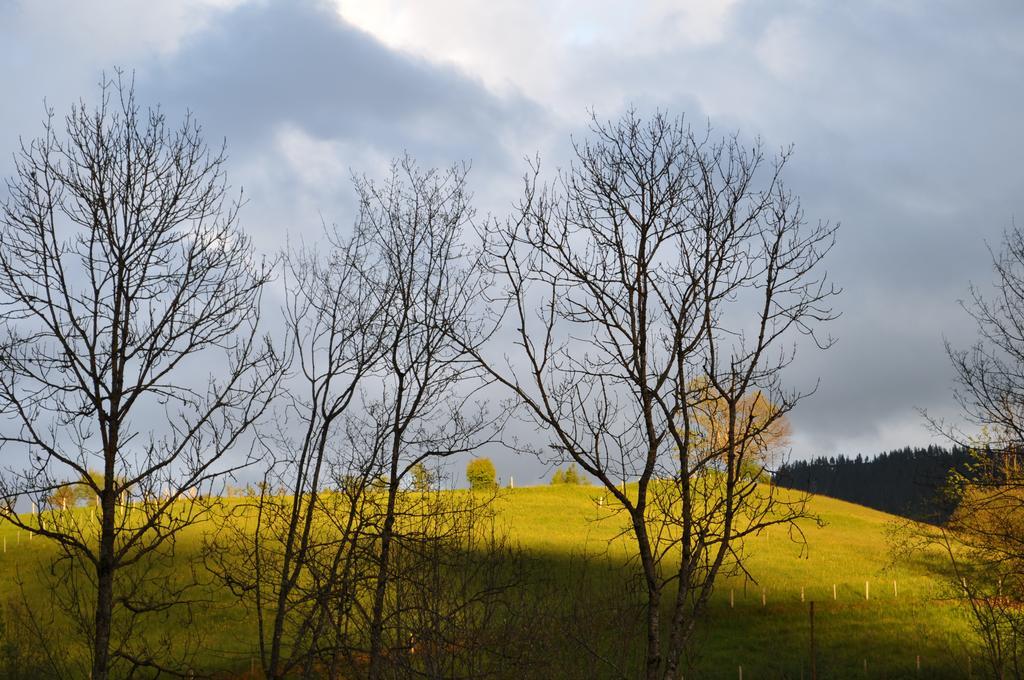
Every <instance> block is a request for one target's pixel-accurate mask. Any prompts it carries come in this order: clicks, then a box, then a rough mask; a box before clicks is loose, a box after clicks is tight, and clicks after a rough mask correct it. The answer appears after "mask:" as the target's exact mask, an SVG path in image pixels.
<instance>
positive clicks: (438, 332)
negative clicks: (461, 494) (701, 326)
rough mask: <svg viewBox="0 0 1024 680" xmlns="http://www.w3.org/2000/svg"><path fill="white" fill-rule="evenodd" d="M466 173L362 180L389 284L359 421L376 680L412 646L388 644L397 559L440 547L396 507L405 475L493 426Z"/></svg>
mask: <svg viewBox="0 0 1024 680" xmlns="http://www.w3.org/2000/svg"><path fill="white" fill-rule="evenodd" d="M466 172H467V169H466V168H464V167H454V168H450V169H448V170H446V171H441V172H439V171H435V170H427V171H423V170H421V169H419V168H418V167H417V166H416V164H415V163H414V162H413V161H412V160H411V159H409V158H408V157H407V158H405V159H403V160H402V161H400V162H399V163H396V164H395V165H394V167H393V169H392V174H391V176H390V177H389V179H388V180H387V181H386V182H384V183H382V184H377V183H374V182H372V181H369V180H366V179H360V180H359V181H357V183H356V189H357V191H358V192H359V198H360V206H361V210H360V224H361V228H362V229H365V230H367V231H368V232H371V233H374V234H376V238H375V247H376V248H377V250H378V252H379V253H380V257H379V269H378V276H379V281H381V282H382V286H381V288H380V290H379V292H378V293H377V294H376V295H375V296H374V299H375V301H376V302H377V303H378V304H379V305H380V306H381V308H382V309H383V310H384V315H385V321H384V323H385V326H386V331H385V333H386V337H385V338H384V342H383V345H384V359H383V362H382V371H381V374H380V377H379V379H378V380H377V381H376V384H375V385H373V386H372V387H370V390H371V394H372V395H374V396H372V397H371V398H370V400H369V401H368V402H367V405H366V408H365V415H364V416H363V418H362V424H361V429H362V431H363V432H364V433H365V434H364V435H363V439H364V441H365V442H366V443H367V447H368V450H370V451H373V452H374V457H375V458H376V459H377V460H379V461H380V462H381V466H382V470H383V479H382V482H383V486H384V489H385V490H384V495H385V498H384V500H383V503H384V507H383V508H382V513H381V517H380V524H379V531H378V533H377V535H376V537H375V542H374V555H375V574H374V576H375V578H374V587H373V592H372V595H371V596H370V602H371V605H370V607H369V612H368V615H367V629H368V639H369V661H370V665H369V668H368V677H369V678H371V680H374V679H376V678H380V677H384V673H385V665H386V657H387V654H386V652H387V649H388V647H392V648H393V647H396V646H402V645H405V644H406V642H405V641H403V640H401V639H400V637H401V636H395V635H393V634H392V636H391V637H392V639H391V640H390V641H389V640H388V639H387V638H388V631H389V630H391V631H394V630H396V629H397V628H396V627H394V626H389V622H390V621H391V620H392V619H393V618H394V616H395V614H396V612H399V611H400V608H396V607H395V606H394V603H393V601H392V604H391V606H389V598H388V596H389V583H391V582H392V580H393V578H392V577H393V576H394V575H395V570H394V564H393V561H394V555H393V553H394V552H395V551H396V550H397V549H401V547H402V545H403V544H407V543H412V542H417V541H420V540H423V539H431V540H433V538H432V537H430V535H429V533H424V532H425V527H424V526H423V522H422V521H417V520H416V519H415V518H417V517H420V516H421V513H420V512H419V511H418V510H417V508H416V505H415V504H413V505H412V506H411V507H410V506H407V505H406V504H403V503H400V502H399V501H400V499H401V496H402V490H403V488H404V487H405V486H406V485H407V484H406V478H407V477H408V476H409V475H410V474H411V471H412V470H414V469H416V466H417V465H419V464H421V463H424V462H430V461H437V460H439V459H443V458H447V457H449V456H452V455H455V454H459V453H467V452H470V451H473V450H475V449H476V448H478V447H479V446H481V445H482V444H483V443H485V442H486V441H488V440H489V439H490V438H491V433H492V432H493V429H494V424H493V422H492V420H491V419H489V418H488V416H487V413H486V410H485V408H484V407H483V405H480V404H476V403H474V398H473V389H472V387H473V381H474V378H475V375H476V373H477V371H478V369H477V367H476V366H475V363H474V362H471V361H469V358H470V357H469V352H470V351H471V350H472V349H474V348H478V347H479V346H480V344H481V343H482V341H483V335H482V333H481V324H479V323H478V322H475V321H474V317H475V312H474V309H475V308H476V305H477V303H478V301H479V299H480V294H481V291H482V289H483V286H484V284H485V281H484V279H483V278H482V277H481V276H480V271H479V268H478V266H477V264H476V260H475V259H474V257H473V255H472V253H470V252H469V251H468V249H467V246H466V245H465V244H464V242H463V240H462V238H463V230H464V229H465V228H466V227H467V226H468V225H469V224H470V220H471V219H472V217H473V211H472V208H471V205H470V200H469V199H470V197H469V194H468V191H467V188H466ZM456 335H458V337H460V338H463V342H464V346H463V345H462V344H460V343H457V342H455V341H454V340H453V338H454V337H455V336H456Z"/></svg>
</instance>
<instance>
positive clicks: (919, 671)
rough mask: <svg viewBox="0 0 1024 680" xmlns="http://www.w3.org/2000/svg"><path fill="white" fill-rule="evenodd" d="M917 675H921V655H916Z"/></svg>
mask: <svg viewBox="0 0 1024 680" xmlns="http://www.w3.org/2000/svg"><path fill="white" fill-rule="evenodd" d="M917 674H918V675H921V655H920V654H918V655H917Z"/></svg>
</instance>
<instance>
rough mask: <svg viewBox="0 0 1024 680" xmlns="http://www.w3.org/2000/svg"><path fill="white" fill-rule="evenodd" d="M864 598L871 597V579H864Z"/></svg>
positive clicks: (868, 598)
mask: <svg viewBox="0 0 1024 680" xmlns="http://www.w3.org/2000/svg"><path fill="white" fill-rule="evenodd" d="M864 599H865V600H870V599H871V581H864Z"/></svg>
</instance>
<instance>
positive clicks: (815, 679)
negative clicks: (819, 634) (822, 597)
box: [810, 600, 818, 680]
mask: <svg viewBox="0 0 1024 680" xmlns="http://www.w3.org/2000/svg"><path fill="white" fill-rule="evenodd" d="M810 616H811V680H818V664H817V662H816V660H815V657H816V656H817V654H816V653H815V649H814V600H811V607H810Z"/></svg>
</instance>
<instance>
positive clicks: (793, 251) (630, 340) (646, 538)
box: [467, 112, 836, 678]
mask: <svg viewBox="0 0 1024 680" xmlns="http://www.w3.org/2000/svg"><path fill="white" fill-rule="evenodd" d="M591 131H592V135H591V137H590V138H589V139H588V140H586V141H583V142H580V143H577V144H576V145H575V152H576V160H575V162H574V163H573V164H572V166H571V167H570V168H569V169H568V170H566V171H564V172H563V173H561V174H560V175H559V177H558V179H557V181H555V182H553V183H551V184H548V185H542V184H541V183H540V181H539V179H538V177H539V170H538V169H537V167H536V166H535V167H534V172H533V173H532V175H531V176H528V177H527V180H526V190H525V197H524V200H523V201H522V203H521V205H520V207H519V209H518V211H517V212H516V215H515V217H514V218H513V219H511V220H509V221H508V222H507V223H505V224H499V223H494V224H492V225H491V227H490V228H489V229H488V233H487V235H486V236H487V242H488V251H489V253H490V255H491V257H492V262H493V266H494V268H495V270H496V273H497V275H498V277H499V279H500V280H501V281H502V282H503V284H504V290H503V292H502V293H501V294H499V295H496V296H495V299H494V300H493V301H494V302H495V307H496V308H497V309H499V310H503V311H502V312H501V317H500V319H499V321H498V323H499V327H500V328H501V329H502V330H501V332H506V333H510V334H511V335H512V337H514V345H515V347H516V351H517V354H516V356H515V358H514V359H513V358H512V357H510V356H508V355H505V356H496V355H495V353H493V352H490V353H485V352H482V351H480V350H478V349H472V348H467V349H468V351H471V352H472V354H473V355H474V356H475V357H476V359H477V360H478V361H479V363H480V364H481V366H482V367H484V369H485V370H486V371H487V372H488V374H489V375H490V376H491V377H492V378H493V379H494V380H496V381H498V382H500V383H502V384H503V385H504V386H505V387H506V388H507V389H509V390H511V392H512V393H513V394H514V395H515V396H516V397H517V399H518V400H519V402H520V404H521V407H522V412H523V413H524V414H525V417H526V418H527V419H528V421H530V422H532V423H534V424H535V425H536V426H537V427H538V428H540V429H541V430H542V431H543V432H545V433H546V434H547V435H548V436H549V437H550V441H551V443H550V448H549V449H548V450H547V451H546V452H545V451H540V453H541V454H542V455H544V456H546V457H548V458H554V459H559V460H562V459H568V460H572V461H574V462H575V463H577V464H578V465H579V466H580V467H581V468H582V469H583V470H584V471H585V472H586V473H588V474H589V475H591V476H592V477H594V478H595V479H597V480H598V481H599V482H600V483H601V484H602V485H603V486H604V487H605V489H606V490H607V491H608V492H609V493H610V494H611V496H613V497H614V498H615V499H617V501H618V503H619V504H620V505H621V507H622V511H623V512H624V513H625V515H626V516H627V517H628V523H629V531H630V532H631V534H632V536H633V538H634V539H635V545H636V551H637V552H636V555H637V560H638V562H637V564H638V574H639V577H640V579H641V582H642V584H643V586H642V588H641V591H642V592H643V594H644V601H643V606H644V617H645V631H646V656H645V663H644V670H643V676H644V677H647V678H658V677H663V678H677V677H680V672H681V669H680V663H681V662H682V659H683V657H684V652H685V651H686V649H687V644H688V642H689V640H690V639H691V635H692V633H693V630H694V625H695V623H696V621H697V620H698V618H699V617H700V615H701V613H702V611H703V610H704V608H705V607H706V604H707V601H708V598H709V597H710V594H711V592H712V588H713V586H714V582H715V578H716V576H717V575H718V574H719V573H720V572H721V570H722V569H736V568H742V566H743V553H742V546H743V539H744V538H745V537H747V536H749V535H751V534H752V533H756V532H758V531H761V530H763V529H765V528H766V527H768V526H770V525H774V524H782V525H786V526H789V527H795V526H796V525H795V524H794V521H795V520H796V519H797V518H799V517H801V516H803V515H804V514H805V505H804V503H803V502H802V500H796V501H792V502H790V501H786V500H784V499H783V498H782V497H780V496H778V495H776V494H775V493H774V491H773V489H772V488H771V487H770V486H769V485H764V484H759V483H758V478H759V477H760V474H757V473H758V472H760V471H761V470H763V466H764V462H761V463H760V464H759V466H755V467H757V470H754V471H753V473H752V471H751V465H750V464H749V463H750V462H752V461H764V457H763V456H761V454H762V453H763V451H762V448H763V445H764V443H765V441H766V440H767V439H768V438H769V435H770V434H771V433H772V432H773V430H774V428H776V427H777V425H778V424H779V423H780V420H781V419H782V418H783V416H784V415H785V414H786V413H788V412H789V411H791V410H792V409H793V407H794V406H795V405H796V403H797V402H798V401H799V400H800V398H801V397H802V396H803V394H801V393H799V392H795V391H790V390H786V389H784V388H783V387H782V385H781V382H780V377H781V375H780V374H781V372H782V370H783V369H784V368H785V367H786V366H787V365H788V364H789V363H790V361H791V360H792V357H793V353H794V352H795V345H793V344H790V343H791V342H792V340H791V338H792V339H793V340H795V337H794V336H798V335H799V334H800V333H803V334H806V335H809V336H810V337H811V338H812V339H815V340H817V341H818V344H819V345H820V346H823V347H824V346H827V345H828V344H829V343H830V340H829V339H827V338H825V339H821V338H816V337H815V336H814V333H815V325H816V324H817V323H818V322H824V321H827V320H829V319H831V318H832V317H833V313H832V311H831V309H830V307H829V300H830V298H831V297H832V296H833V295H834V294H835V293H836V291H835V290H834V289H833V287H832V286H831V285H830V284H828V283H827V282H826V280H825V276H824V274H823V273H822V272H821V271H820V269H821V261H822V259H823V257H824V256H825V254H826V253H827V252H828V250H829V249H830V248H831V245H832V243H833V239H834V233H835V227H833V226H831V225H828V224H819V225H817V226H812V227H808V226H807V225H806V224H805V222H804V219H803V215H802V212H801V210H800V206H799V203H798V201H797V200H796V199H795V198H794V197H793V196H792V195H791V194H790V193H789V192H788V191H787V190H786V189H785V188H784V186H783V184H782V181H781V172H782V169H783V166H784V165H785V162H786V160H787V158H788V153H787V152H784V153H782V154H781V155H780V156H778V157H776V158H774V159H770V160H766V159H765V156H764V151H763V149H762V147H761V145H760V144H759V143H756V144H754V145H753V146H752V147H750V148H745V147H744V146H743V145H742V144H741V143H740V141H739V140H738V138H736V137H727V138H725V139H721V140H717V139H714V138H713V137H712V134H711V132H710V131H707V132H705V133H698V132H694V131H693V130H691V129H690V128H689V127H688V126H687V125H686V124H685V123H684V121H683V120H682V119H681V118H680V119H671V118H668V117H666V116H664V115H661V114H659V115H655V116H654V117H652V118H651V119H650V120H646V121H645V120H642V119H641V118H640V117H639V116H638V115H637V114H635V113H632V112H631V113H628V114H627V115H625V116H624V117H623V118H622V119H620V120H619V121H617V122H612V123H602V122H599V121H597V120H596V119H595V120H594V123H593V125H592V130H591ZM754 394H761V395H763V398H764V400H765V401H766V403H767V404H769V405H770V408H767V409H762V410H763V411H764V412H760V411H758V412H757V413H755V412H754V410H753V406H752V404H753V405H756V404H757V403H758V402H759V401H760V400H758V399H752V398H751V397H752V395H754ZM710 399H713V400H714V402H715V403H714V409H715V411H716V413H717V415H719V416H722V417H720V418H717V422H724V423H725V427H724V429H725V431H724V432H719V433H714V435H713V436H712V435H711V433H706V432H705V433H702V432H700V417H699V415H700V412H701V409H702V407H704V408H705V410H706V407H707V406H708V403H709V400H710ZM705 420H707V419H706V418H705ZM627 481H630V482H634V484H632V485H631V486H629V487H627V486H626V482H627ZM666 612H667V614H668V619H667V621H663V620H662V615H663V613H666Z"/></svg>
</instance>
